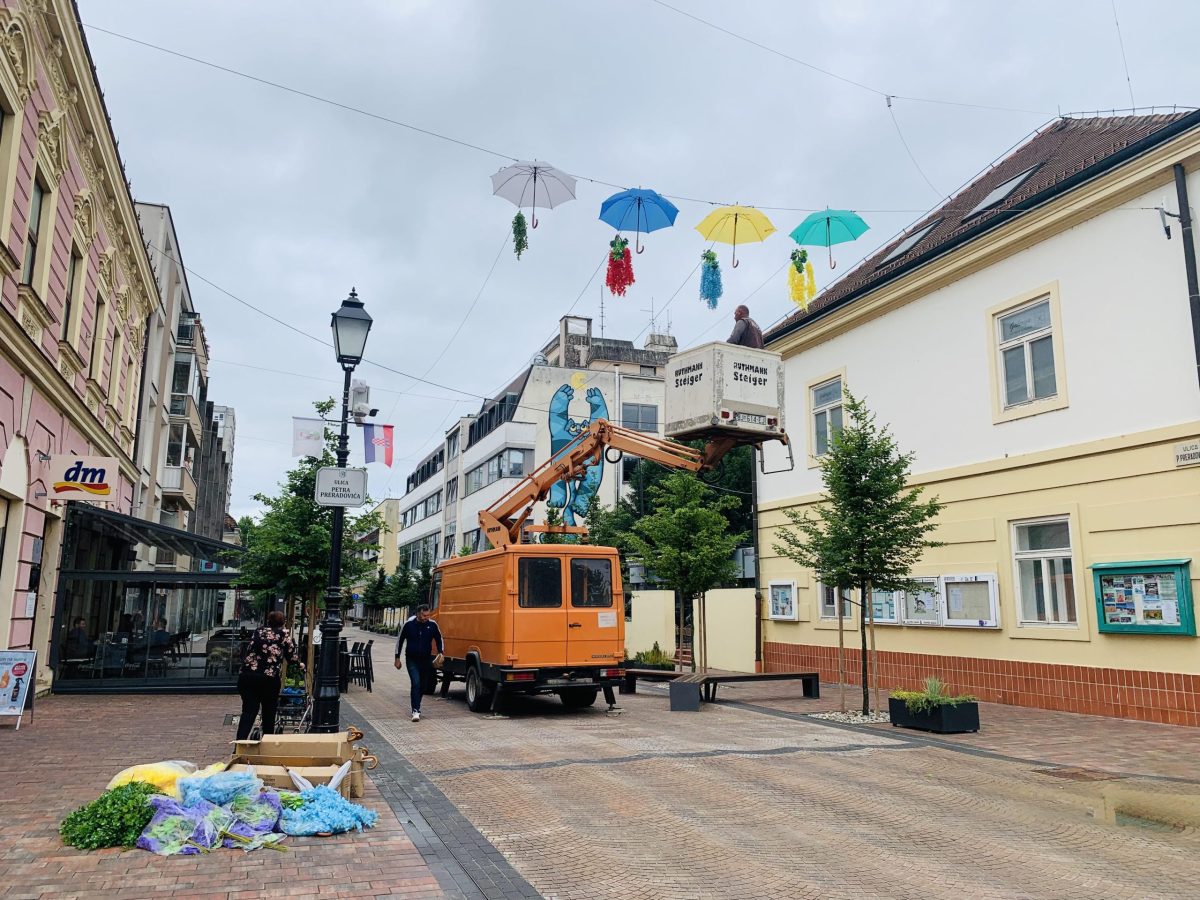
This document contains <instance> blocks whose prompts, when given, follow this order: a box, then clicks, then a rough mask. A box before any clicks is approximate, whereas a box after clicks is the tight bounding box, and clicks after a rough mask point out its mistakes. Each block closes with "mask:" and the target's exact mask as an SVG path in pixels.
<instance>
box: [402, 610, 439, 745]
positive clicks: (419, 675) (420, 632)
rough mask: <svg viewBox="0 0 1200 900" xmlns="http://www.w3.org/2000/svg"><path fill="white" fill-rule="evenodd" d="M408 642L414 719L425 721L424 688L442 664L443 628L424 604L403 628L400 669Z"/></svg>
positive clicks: (408, 663) (408, 662) (406, 657)
mask: <svg viewBox="0 0 1200 900" xmlns="http://www.w3.org/2000/svg"><path fill="white" fill-rule="evenodd" d="M405 641H407V642H408V653H407V655H406V656H405V664H406V665H407V667H408V680H409V682H410V687H411V690H410V697H411V698H412V720H413V721H414V722H420V721H421V694H422V693H423V691H422V690H421V687H422V681H432V680H433V679H435V678H436V676H435V675H434V672H433V670H434V667H436V666H440V665H441V664H442V653H443V651H444V650H445V648H444V647H443V645H442V630H441V629H440V628H438V624H437V622H435V621H433V619H431V618H429V607H428V606H427V605H426V604H421V605H420V606H418V607H417V614H416V615H415V616H413V617H412V618H411V619H409V620H408V621H407V622H405V623H404V627H403V628H401V629H400V639H399V640H398V641H396V668H397V669H399V668H400V667H401V663H400V650H401V649H402V648H403V647H404V643H405ZM434 644H436V645H437V656H436V657H435V656H434V655H433V646H434Z"/></svg>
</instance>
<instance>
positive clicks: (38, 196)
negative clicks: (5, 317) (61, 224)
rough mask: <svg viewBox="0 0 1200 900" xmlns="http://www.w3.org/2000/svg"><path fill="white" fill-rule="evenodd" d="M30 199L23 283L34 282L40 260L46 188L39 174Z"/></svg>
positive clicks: (35, 179) (34, 181) (22, 269)
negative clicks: (39, 247)
mask: <svg viewBox="0 0 1200 900" xmlns="http://www.w3.org/2000/svg"><path fill="white" fill-rule="evenodd" d="M31 192H32V195H33V196H32V197H30V199H29V222H28V224H27V230H26V232H25V263H24V265H23V266H22V267H21V284H33V270H34V268H35V267H36V266H37V262H38V243H39V241H40V240H41V234H42V230H43V228H44V226H45V221H44V218H45V200H46V189H45V188H44V187H42V182H41V180H40V179H39V178H38V176H36V175H35V176H34V178H33V186H32V189H31Z"/></svg>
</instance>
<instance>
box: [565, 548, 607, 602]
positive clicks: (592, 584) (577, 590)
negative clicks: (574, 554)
mask: <svg viewBox="0 0 1200 900" xmlns="http://www.w3.org/2000/svg"><path fill="white" fill-rule="evenodd" d="M571 605H572V606H579V607H610V606H612V605H613V596H612V561H611V560H607V559H573V560H571Z"/></svg>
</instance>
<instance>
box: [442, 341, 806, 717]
mask: <svg viewBox="0 0 1200 900" xmlns="http://www.w3.org/2000/svg"><path fill="white" fill-rule="evenodd" d="M671 362H672V364H673V365H672V366H670V367H669V369H672V368H673V369H675V370H678V371H674V372H671V371H669V372H668V378H667V396H666V403H667V420H668V426H667V433H668V434H669V435H670V436H671V437H673V438H678V439H680V440H691V439H703V440H705V441H706V445H705V449H704V450H703V451H701V450H694V449H692V448H691V447H689V446H687V445H686V444H681V443H676V442H675V441H671V440H663V439H662V438H659V437H656V436H654V435H652V434H646V433H645V432H641V431H633V430H631V429H628V428H622V427H620V426H618V425H613V424H612V423H611V422H609V421H607V420H605V419H597V420H595V421H594V422H592V423H591V424H590V425H589V426H588V429H587V430H586V431H583V432H581V433H580V434H579V435H577V436H576V437H575V439H574V440H572V441H571V442H570V443H569V444H567V445H566V446H565V447H563V448H562V449H561V450H559V452H558V453H557V454H555V455H554V456H553V457H551V458H550V459H549V460H547V461H546V462H545V463H543V464H542V465H541V466H539V467H538V468H537V469H535V470H534V471H533V472H531V473H530V474H529V475H528V476H527V477H526V478H524V479H523V480H522V481H520V482H519V483H518V484H517V485H516V487H514V488H513V489H512V490H511V491H509V492H508V493H507V494H505V495H504V496H503V497H501V498H500V499H499V500H498V501H497V502H496V503H495V504H493V505H492V506H491V507H490V508H488V509H485V510H481V511H480V513H479V525H480V528H481V529H482V530H483V533H484V534H485V535H486V536H487V539H488V541H489V542H490V543H491V545H492V548H493V549H491V550H487V551H484V552H481V553H475V554H472V555H470V556H462V557H457V558H452V559H447V560H445V561H444V562H442V563H440V564H439V565H438V567H437V569H436V570H435V572H434V576H433V588H432V592H431V595H430V606H431V612H432V614H433V617H434V618H435V619H436V620H437V622H438V625H439V627H440V628H441V631H442V639H443V641H444V642H445V654H444V657H445V659H444V665H443V668H442V695H443V696H445V695H446V694H447V693H448V692H449V689H450V682H451V681H452V680H458V681H465V682H466V685H467V704H468V706H470V708H471V709H472V710H473V711H475V712H482V711H487V710H490V709H492V708H493V706H494V703H495V701H496V698H497V697H498V696H499V695H501V694H506V693H528V694H541V693H556V694H558V695H559V697H561V698H562V701H563V703H564V704H566V705H567V706H571V707H584V706H591V705H592V704H593V703H595V702H596V697H597V695H598V694H599V692H600V691H601V690H603V691H604V696H605V699H606V700H607V701H608V704H609V706H610V707H611V706H613V705H614V702H615V698H614V696H613V686H614V685H616V684H618V683H619V682H620V680H621V679H622V678H623V677H624V674H625V673H624V671H623V669H622V664H623V662H624V659H625V608H624V607H625V601H624V590H623V588H622V585H621V566H620V560H619V558H618V555H617V551H616V549H615V548H613V547H598V546H593V545H590V544H587V543H582V541H583V540H584V539H585V538H586V535H587V529H586V528H582V527H579V526H572V525H556V526H552V525H531V524H529V516H530V514H531V513H532V512H533V507H534V505H535V504H537V503H538V502H539V501H541V500H544V499H546V496H547V495H548V494H549V492H550V489H551V487H553V486H554V485H555V484H556V483H558V482H559V481H564V480H568V479H571V478H577V477H579V476H580V475H581V474H583V473H584V472H585V471H587V469H588V467H589V466H592V465H594V464H595V463H597V462H598V461H599V460H600V458H601V456H603V457H604V458H605V459H606V460H607V461H608V462H610V463H616V462H619V461H620V458H621V456H622V454H624V453H629V454H631V455H633V456H636V457H638V458H640V459H648V460H651V461H653V462H656V463H659V464H660V465H663V466H666V467H668V468H672V469H682V470H685V471H689V472H702V471H704V470H706V469H709V468H711V467H712V466H714V465H716V463H717V462H718V461H719V460H720V459H721V457H722V456H724V454H725V453H727V452H728V451H729V450H730V449H731V448H733V447H735V446H737V445H739V444H755V445H757V444H762V443H763V442H764V441H767V440H777V441H781V442H782V443H783V444H784V445H785V446H786V447H787V449H788V455H789V462H790V456H791V447H790V446H789V445H788V439H787V434H786V433H785V431H784V428H783V386H782V378H783V363H782V361H781V359H780V356H779V354H777V353H772V352H770V351H766V350H755V349H751V348H748V347H734V346H731V345H729V344H723V343H713V344H705V345H704V346H702V347H698V348H696V349H695V350H690V351H687V353H686V354H680V355H679V356H677V357H673V358H672V360H671ZM714 385H715V386H714ZM538 532H540V533H555V534H573V535H577V536H578V539H579V541H581V542H580V543H570V544H531V543H526V542H525V540H524V539H525V536H526V535H527V534H530V533H538Z"/></svg>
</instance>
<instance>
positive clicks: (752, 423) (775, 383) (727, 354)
mask: <svg viewBox="0 0 1200 900" xmlns="http://www.w3.org/2000/svg"><path fill="white" fill-rule="evenodd" d="M665 406H666V413H665V416H664V419H665V424H664V431H665V433H666V436H667V437H671V438H678V439H680V440H684V439H691V438H709V437H718V436H741V437H743V438H745V439H747V441H748V442H753V441H754V438H759V439H762V440H769V439H771V438H778V437H779V436H780V435H781V434H783V433H784V419H783V409H784V407H783V357H782V356H780V355H779V354H778V353H774V352H772V351H770V350H755V349H753V348H750V347H741V346H738V345H736V344H727V343H725V342H723V341H714V342H712V343H710V344H703V345H701V346H699V347H695V348H693V349H691V350H685V351H684V352H683V353H677V354H676V355H675V356H672V357H671V358H670V359H669V360H667V368H666V397H665Z"/></svg>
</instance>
